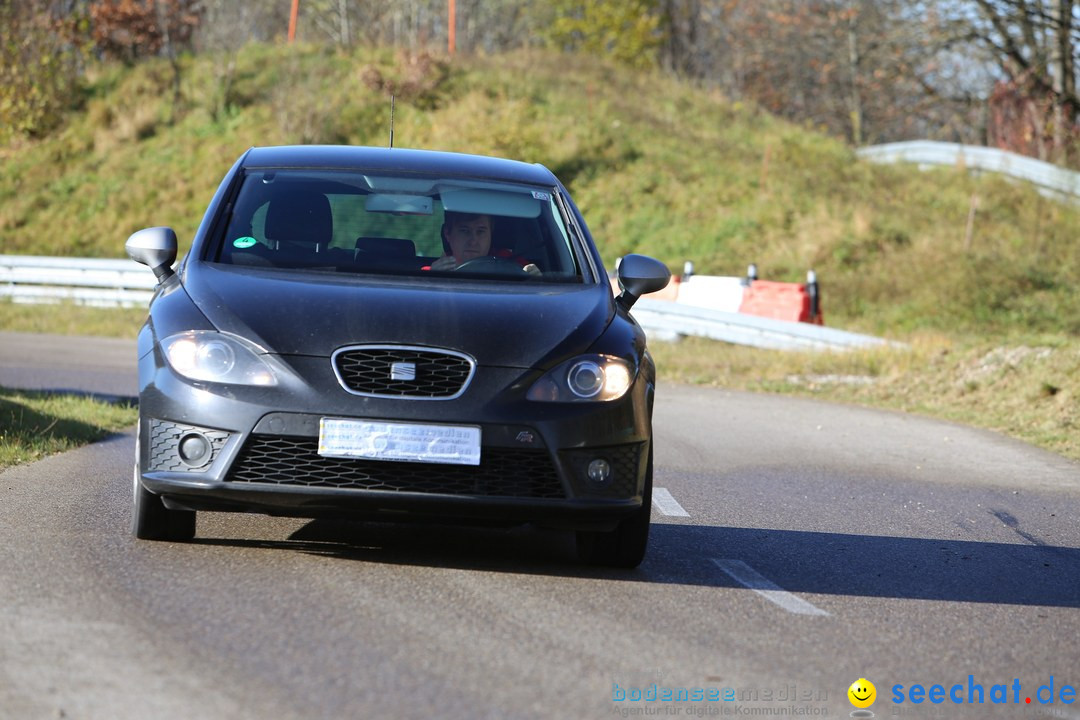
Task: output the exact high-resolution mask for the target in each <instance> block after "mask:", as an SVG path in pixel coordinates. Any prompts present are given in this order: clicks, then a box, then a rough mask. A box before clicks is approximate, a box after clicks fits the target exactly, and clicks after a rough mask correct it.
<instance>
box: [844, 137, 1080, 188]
mask: <svg viewBox="0 0 1080 720" xmlns="http://www.w3.org/2000/svg"><path fill="white" fill-rule="evenodd" d="M856 154H857V155H858V156H859V157H862V158H866V159H867V160H870V161H873V162H885V163H893V162H910V163H918V164H919V165H949V166H952V167H964V168H967V169H969V170H981V171H986V172H996V173H1001V174H1003V175H1007V176H1009V177H1011V178H1015V179H1017V180H1024V181H1027V182H1030V183H1032V184H1033V185H1035V186H1036V187H1037V188H1038V189H1039V191H1040V192H1042V193H1043V194H1045V195H1050V196H1052V197H1056V198H1058V199H1067V200H1071V201H1073V202H1080V173H1077V172H1073V171H1072V170H1066V169H1065V168H1062V167H1058V166H1057V165H1052V164H1051V163H1048V162H1043V161H1041V160H1036V159H1035V158H1030V157H1026V156H1024V155H1018V154H1017V153H1014V152H1009V151H1007V150H998V149H997V148H989V147H979V146H975V145H959V144H956V143H943V142H934V141H931V140H912V141H909V142H896V143H887V144H885V145H871V146H869V147H864V148H859V149H858V150H856Z"/></svg>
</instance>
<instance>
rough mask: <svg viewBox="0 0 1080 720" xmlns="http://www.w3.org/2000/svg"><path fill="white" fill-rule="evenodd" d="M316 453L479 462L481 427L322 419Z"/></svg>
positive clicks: (359, 456)
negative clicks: (317, 451)
mask: <svg viewBox="0 0 1080 720" xmlns="http://www.w3.org/2000/svg"><path fill="white" fill-rule="evenodd" d="M319 454H320V455H323V456H324V457H338V458H365V459H368V460H387V461H397V462H426V463H442V464H446V465H479V464H480V428H479V427H472V426H468V425H420V424H416V423H388V422H373V421H369V420H343V419H339V418H322V419H321V420H320V421H319Z"/></svg>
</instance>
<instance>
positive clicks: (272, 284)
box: [184, 263, 614, 368]
mask: <svg viewBox="0 0 1080 720" xmlns="http://www.w3.org/2000/svg"><path fill="white" fill-rule="evenodd" d="M184 284H185V288H186V290H187V291H188V294H189V295H190V297H191V298H192V300H193V301H194V302H195V304H196V305H197V306H198V307H199V309H200V310H201V311H202V312H203V313H204V314H205V315H206V317H207V319H209V320H210V322H211V323H212V324H213V325H214V327H216V328H217V329H218V330H221V331H224V332H230V333H234V334H236V335H241V336H243V337H246V338H248V339H250V340H253V341H254V342H256V343H258V344H260V345H262V346H263V347H264V348H266V349H267V350H269V351H270V352H273V353H278V354H282V355H314V356H323V357H329V356H330V355H331V354H332V353H333V352H334V350H336V349H338V348H340V347H342V346H345V345H356V344H367V343H372V344H400V345H420V346H432V347H442V348H449V349H453V350H458V351H461V352H464V353H467V354H469V355H471V356H472V357H474V358H475V359H476V361H477V362H478V363H479V364H481V365H490V366H502V367H520V368H526V367H545V366H547V365H549V364H550V363H552V362H555V361H557V360H559V359H562V358H564V357H568V356H571V355H574V354H577V353H581V352H585V351H586V350H588V348H589V347H590V346H591V345H592V344H593V342H595V340H596V339H597V338H598V337H599V336H600V335H601V333H603V331H604V329H605V328H606V327H607V325H608V323H609V322H610V321H611V319H612V316H613V315H614V303H613V302H612V297H611V291H610V289H609V288H608V286H607V285H606V284H605V285H540V284H534V283H520V284H518V283H496V282H490V283H489V282H480V281H455V282H453V283H451V282H446V283H438V282H429V281H426V280H422V279H417V278H408V277H404V278H403V277H399V278H372V277H370V276H365V277H363V278H360V277H349V276H342V275H337V274H328V273H315V272H300V271H290V272H282V271H274V270H262V269H250V268H236V267H232V266H224V265H211V264H206V263H199V264H197V265H195V264H193V265H192V266H191V267H189V268H188V272H187V273H186V277H185V282H184Z"/></svg>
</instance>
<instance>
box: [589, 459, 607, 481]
mask: <svg viewBox="0 0 1080 720" xmlns="http://www.w3.org/2000/svg"><path fill="white" fill-rule="evenodd" d="M588 473H589V482H591V483H593V484H595V485H607V484H608V482H609V481H610V480H611V463H609V462H608V461H607V460H605V459H604V458H596V459H595V460H593V461H592V462H591V463H589V470H588Z"/></svg>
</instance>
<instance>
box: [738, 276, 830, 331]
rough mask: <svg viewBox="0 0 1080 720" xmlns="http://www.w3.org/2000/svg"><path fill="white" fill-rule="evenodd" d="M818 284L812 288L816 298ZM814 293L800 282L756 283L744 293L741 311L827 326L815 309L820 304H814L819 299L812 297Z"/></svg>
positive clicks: (814, 284) (757, 281)
mask: <svg viewBox="0 0 1080 720" xmlns="http://www.w3.org/2000/svg"><path fill="white" fill-rule="evenodd" d="M816 285H817V283H816V282H815V283H812V285H811V287H812V289H813V291H814V292H813V294H814V295H816V291H817V287H816ZM811 294H812V293H811V291H810V290H808V288H807V285H802V284H800V283H784V282H772V281H770V280H754V281H753V282H751V283H750V285H749V287H747V288H746V291H745V292H744V293H743V301H742V305H740V306H739V312H741V313H746V314H747V315H757V316H758V317H767V318H772V319H774V320H787V321H789V322H805V323H813V324H815V325H824V324H825V323H824V319H823V317H822V313H821V310H820V308H817V307H814V306H815V305H817V303H816V302H814V300H816V297H815V298H812V297H811Z"/></svg>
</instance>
